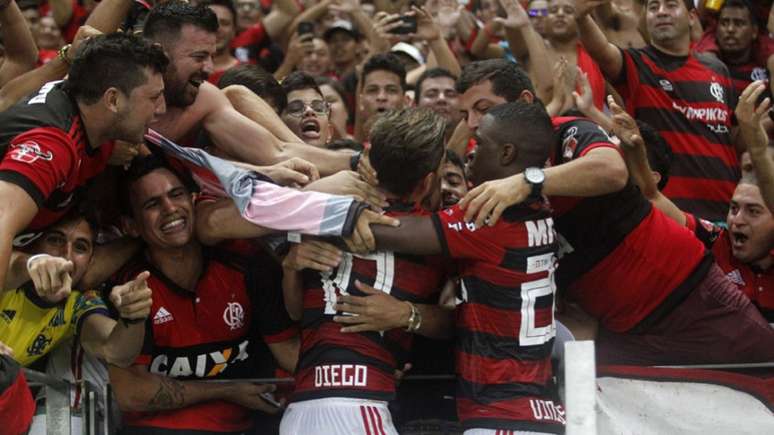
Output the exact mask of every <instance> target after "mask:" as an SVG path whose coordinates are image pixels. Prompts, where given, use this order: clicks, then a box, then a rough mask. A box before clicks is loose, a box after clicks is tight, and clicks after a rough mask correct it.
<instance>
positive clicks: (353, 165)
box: [349, 151, 363, 172]
mask: <svg viewBox="0 0 774 435" xmlns="http://www.w3.org/2000/svg"><path fill="white" fill-rule="evenodd" d="M362 155H363V153H361V152H360V151H358V152H356V153H355V154H352V157H350V158H349V169H352V170H353V171H355V172H357V165H358V164H359V163H360V156H362Z"/></svg>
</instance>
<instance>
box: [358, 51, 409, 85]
mask: <svg viewBox="0 0 774 435" xmlns="http://www.w3.org/2000/svg"><path fill="white" fill-rule="evenodd" d="M374 71H387V72H391V73H393V74H395V75H397V76H398V77H399V78H400V88H401V89H402V90H404V91H405V90H406V68H404V67H403V64H402V63H400V59H398V56H396V55H394V54H392V53H378V54H375V55H373V56H371V57H370V58H368V60H367V61H366V63H365V65H363V75H362V77H363V83H365V79H366V77H368V74H371V73H372V72H374Z"/></svg>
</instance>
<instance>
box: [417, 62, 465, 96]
mask: <svg viewBox="0 0 774 435" xmlns="http://www.w3.org/2000/svg"><path fill="white" fill-rule="evenodd" d="M439 77H448V78H450V79H452V81H454V82H455V83H456V82H457V76H455V75H454V74H452V73H451V72H449V70H446V69H443V68H430V69H429V70H426V71H425V72H423V73H422V75H420V76H419V78H418V79H417V83H416V85H414V101H416V102H419V97H420V96H422V84H423V83H424V82H425V80H427V79H437V78H439Z"/></svg>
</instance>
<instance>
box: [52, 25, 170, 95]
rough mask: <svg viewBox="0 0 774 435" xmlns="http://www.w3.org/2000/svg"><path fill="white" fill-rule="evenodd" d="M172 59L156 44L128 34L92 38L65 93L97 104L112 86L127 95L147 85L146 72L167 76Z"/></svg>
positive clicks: (81, 52) (75, 63) (78, 57)
mask: <svg viewBox="0 0 774 435" xmlns="http://www.w3.org/2000/svg"><path fill="white" fill-rule="evenodd" d="M168 64H169V59H167V56H166V55H165V54H164V51H163V50H162V49H161V47H159V46H158V45H156V44H151V43H150V42H148V41H145V40H143V39H142V38H139V37H137V36H134V35H131V34H127V33H110V34H107V35H100V36H96V37H94V38H90V39H88V40H87V41H86V42H84V43H83V45H82V46H81V47H80V48H79V49H78V52H77V53H76V54H75V59H74V60H73V64H72V66H71V67H70V72H69V75H68V77H67V80H65V83H64V87H65V90H66V91H67V92H68V93H69V94H70V95H71V96H72V97H73V98H75V99H76V100H78V101H82V102H84V103H86V104H93V103H95V102H96V101H97V100H99V99H100V98H102V95H103V94H104V93H105V91H107V90H108V89H109V88H111V87H115V88H118V89H119V90H120V91H121V92H123V93H124V94H125V95H129V94H130V93H131V92H132V90H133V89H134V88H136V87H138V86H141V85H143V84H145V83H146V81H147V77H146V76H145V72H144V71H143V70H144V69H145V68H150V69H151V70H153V71H154V72H157V73H160V74H163V73H164V72H165V71H166V69H167V65H168Z"/></svg>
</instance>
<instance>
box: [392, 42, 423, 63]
mask: <svg viewBox="0 0 774 435" xmlns="http://www.w3.org/2000/svg"><path fill="white" fill-rule="evenodd" d="M390 51H392V52H394V53H404V54H407V55H408V56H409V57H410V58H412V59H414V60H415V61H417V63H420V64H423V63H425V57H424V56H422V52H420V51H419V49H418V48H416V47H414V46H413V45H411V44H409V43H407V42H399V43H397V44H395V45H393V46H392V49H391V50H390Z"/></svg>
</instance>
